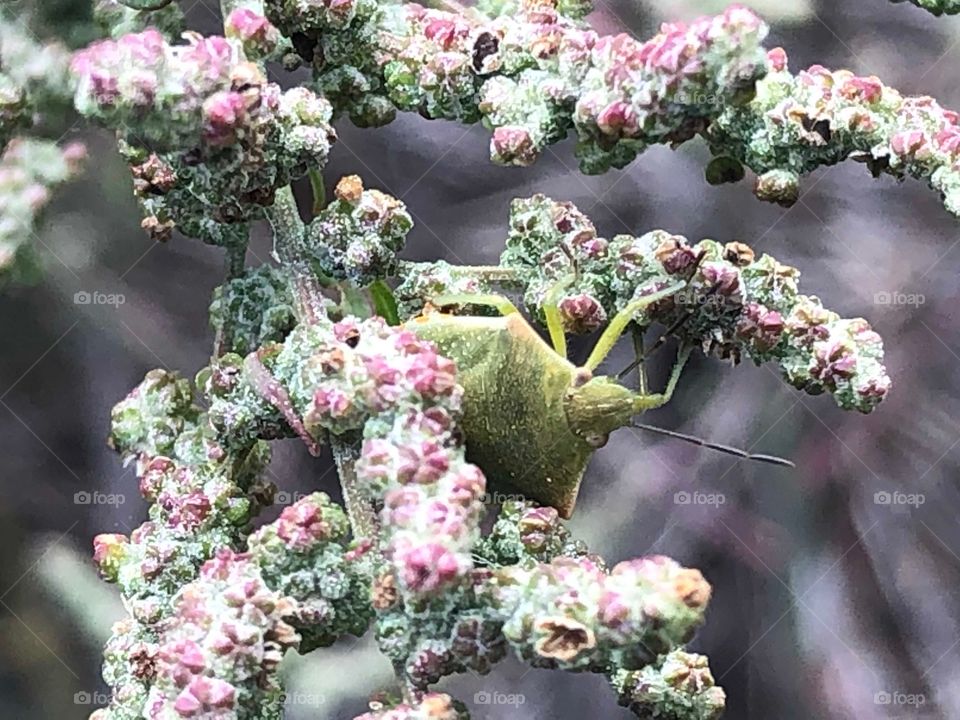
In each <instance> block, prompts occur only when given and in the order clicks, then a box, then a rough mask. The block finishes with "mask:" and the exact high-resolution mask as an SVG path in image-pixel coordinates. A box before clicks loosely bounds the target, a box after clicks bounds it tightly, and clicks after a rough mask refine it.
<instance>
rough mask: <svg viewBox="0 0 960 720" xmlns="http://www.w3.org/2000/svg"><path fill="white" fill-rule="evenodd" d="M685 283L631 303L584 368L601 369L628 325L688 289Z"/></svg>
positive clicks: (606, 330)
mask: <svg viewBox="0 0 960 720" xmlns="http://www.w3.org/2000/svg"><path fill="white" fill-rule="evenodd" d="M686 285H687V284H686V283H685V282H678V283H676V284H674V285H670V286H669V287H665V288H664V289H663V290H660V291H659V292H655V293H653V294H652V295H647V296H646V297H642V298H639V299H638V300H634V301H633V302H631V303H629V304H628V305H627V306H626V307H625V308H624V309H623V310H621V311H620V312H618V313H617V314H616V315H614V316H613V320H611V321H610V324H609V325H607V327H606V329H605V330H604V331H603V334H602V335H601V336H600V339H599V340H597V344H596V346H594V348H593V352H591V353H590V357H588V358H587V362H585V363H584V364H583V366H584V367H585V368H586V369H587V370H590V371H593V370H596V369H597V367H599V365H600V363H602V362H603V361H604V359H605V358H606V357H607V355H609V354H610V351H611V350H613V346H614V345H616V344H617V340H619V339H620V336H621V335H622V334H623V331H624V330H626V328H627V325H629V324H630V322H631V321H632V320H633V316H634V315H636V314H637V313H638V312H640V311H641V310H643V309H644V308H646V307H648V306H649V305H652V304H653V303H655V302H658V301H660V300H663V299H664V298H666V297H670V296H671V295H673V294H674V293H676V292H678V291H680V290H682V289H683V288H684V287H686Z"/></svg>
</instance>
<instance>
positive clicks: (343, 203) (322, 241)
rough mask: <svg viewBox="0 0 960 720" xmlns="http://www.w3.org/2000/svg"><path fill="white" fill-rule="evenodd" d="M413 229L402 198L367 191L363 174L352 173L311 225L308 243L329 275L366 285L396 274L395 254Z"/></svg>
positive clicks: (319, 263) (343, 180) (311, 251)
mask: <svg viewBox="0 0 960 720" xmlns="http://www.w3.org/2000/svg"><path fill="white" fill-rule="evenodd" d="M412 227H413V219H412V218H411V217H410V214H409V213H408V212H407V209H406V206H405V205H404V204H403V203H402V202H400V201H399V200H397V199H396V198H394V197H392V196H390V195H387V194H386V193H383V192H380V191H379V190H364V188H363V183H362V182H361V180H360V178H359V177H357V176H356V175H350V176H347V177H345V178H343V179H341V180H340V182H339V183H338V184H337V187H336V190H335V200H334V201H333V202H332V203H330V204H329V205H328V206H327V207H326V208H324V209H323V210H321V211H320V213H319V214H318V215H317V216H316V217H315V218H314V219H313V221H312V222H311V223H310V225H309V226H308V227H307V245H308V247H309V252H310V253H311V254H312V255H313V256H314V257H315V258H316V260H317V263H318V265H319V267H320V269H321V270H322V271H323V272H324V273H325V274H327V275H329V276H330V277H333V278H337V279H345V280H348V281H349V282H351V283H352V284H354V285H357V286H360V287H363V286H366V285H369V284H371V283H372V282H374V281H376V280H379V279H381V278H386V277H390V276H392V275H393V274H395V272H396V268H397V253H398V252H399V251H400V250H402V249H403V245H404V243H405V242H406V239H407V233H408V232H410V229H411V228H412Z"/></svg>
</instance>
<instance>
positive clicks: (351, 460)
mask: <svg viewBox="0 0 960 720" xmlns="http://www.w3.org/2000/svg"><path fill="white" fill-rule="evenodd" d="M330 449H331V450H333V460H334V462H336V464H337V472H338V473H339V474H340V487H341V489H342V490H343V504H344V505H346V507H347V517H349V518H350V527H352V528H353V537H354V539H359V538H362V537H365V538H370V539H375V538H376V537H377V530H378V524H377V515H376V512H375V511H374V509H373V504H372V503H371V502H370V500H369V498H368V497H367V496H366V494H365V493H363V491H362V490H361V488H360V486H359V484H358V482H357V471H356V462H357V458H359V456H360V441H359V438H356V437H354V438H351V437H347V436H338V435H331V436H330Z"/></svg>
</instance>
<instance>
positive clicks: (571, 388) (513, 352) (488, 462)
mask: <svg viewBox="0 0 960 720" xmlns="http://www.w3.org/2000/svg"><path fill="white" fill-rule="evenodd" d="M407 327H408V328H410V329H412V330H413V331H414V332H416V333H417V335H418V336H420V337H422V338H423V339H425V340H431V341H433V342H435V343H436V344H437V346H438V347H439V349H440V351H441V352H442V353H443V354H444V355H446V356H447V357H449V358H452V359H453V360H454V361H455V362H456V363H457V368H458V373H457V377H458V381H459V382H460V384H461V385H462V386H463V388H464V391H465V395H464V418H463V427H464V431H465V433H466V436H467V457H468V458H469V459H470V460H471V462H474V463H476V464H477V465H479V466H480V468H481V469H482V470H483V471H484V473H485V474H486V475H487V478H488V480H489V481H490V482H491V483H500V484H502V485H505V486H509V487H511V488H513V489H515V490H517V491H518V492H520V493H523V494H524V495H525V496H526V497H527V498H529V499H531V500H536V501H537V502H539V503H541V504H545V505H551V506H553V507H554V508H556V509H557V511H558V512H559V513H560V514H561V515H562V516H563V517H565V518H568V517H570V515H571V514H572V513H573V507H574V504H575V502H576V498H577V493H578V491H579V488H580V481H581V479H582V478H583V474H584V471H585V469H586V466H587V463H588V461H589V459H590V456H591V454H592V453H593V451H594V450H595V449H596V448H597V447H600V446H601V445H603V444H604V443H605V442H606V439H607V435H608V434H609V433H610V432H611V431H613V430H615V429H616V428H618V427H622V426H624V425H626V424H627V423H628V422H629V420H630V418H631V417H632V416H633V415H634V414H636V413H637V412H638V407H637V399H636V394H635V393H633V392H632V391H630V390H628V389H627V388H624V387H622V386H621V385H619V384H617V383H615V382H612V381H610V380H608V379H607V378H603V377H598V378H591V377H590V373H589V371H586V370H584V369H582V368H577V367H576V366H575V365H573V364H572V363H571V362H569V361H568V360H567V359H566V358H564V357H562V356H560V355H558V354H557V352H556V351H555V350H553V349H552V348H551V347H550V346H549V345H548V344H547V343H545V342H544V341H543V339H541V337H540V336H539V335H538V334H537V333H536V331H535V330H534V329H533V328H532V327H531V326H530V325H529V324H528V323H527V321H526V320H525V319H524V318H523V316H522V315H520V314H519V313H511V314H509V315H506V316H504V317H470V316H455V315H446V314H443V313H439V312H430V313H428V314H426V315H424V316H422V317H419V318H416V319H414V320H412V321H410V322H408V323H407Z"/></svg>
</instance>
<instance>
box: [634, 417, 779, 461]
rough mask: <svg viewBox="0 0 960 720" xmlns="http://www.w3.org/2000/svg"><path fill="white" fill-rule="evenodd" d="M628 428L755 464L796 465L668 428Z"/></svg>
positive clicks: (635, 425)
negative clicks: (663, 436) (655, 434)
mask: <svg viewBox="0 0 960 720" xmlns="http://www.w3.org/2000/svg"><path fill="white" fill-rule="evenodd" d="M627 427H632V428H636V429H637V430H647V431H648V432H653V433H657V434H658V435H665V436H667V437H669V438H673V439H674V440H683V441H684V442H688V443H692V444H693V445H699V446H700V447H705V448H708V449H710V450H716V451H717V452H722V453H726V454H727V455H734V456H736V457H739V458H743V459H744V460H753V461H755V462H762V463H768V464H770V465H780V466H781V467H790V468H795V467H796V465H795V464H794V463H793V462H792V461H790V460H787V459H786V458H782V457H777V456H776V455H764V454H762V453H750V452H747V451H746V450H741V449H740V448H735V447H731V446H730V445H721V444H720V443H715V442H710V441H709V440H704V439H703V438H698V437H696V436H695V435H687V434H685V433H680V432H677V431H676V430H667V429H666V428H662V427H657V426H656V425H647V424H645V423H630V425H628V426H627Z"/></svg>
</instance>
